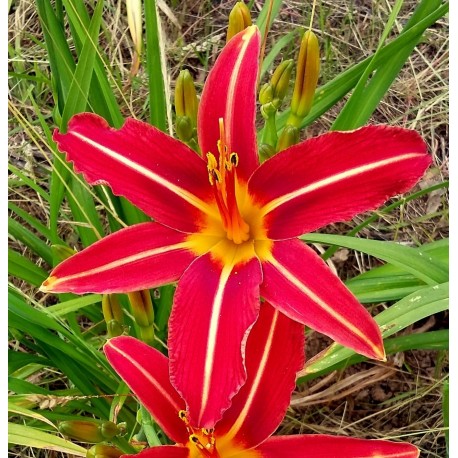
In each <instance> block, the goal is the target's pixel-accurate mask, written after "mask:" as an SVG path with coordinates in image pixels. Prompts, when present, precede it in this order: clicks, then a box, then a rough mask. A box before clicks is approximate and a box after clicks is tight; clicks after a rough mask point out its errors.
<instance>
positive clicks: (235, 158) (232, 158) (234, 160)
mask: <svg viewBox="0 0 458 458" xmlns="http://www.w3.org/2000/svg"><path fill="white" fill-rule="evenodd" d="M229 160H230V161H231V164H232V165H233V166H234V167H237V166H238V165H239V155H238V154H237V153H231V155H230V156H229Z"/></svg>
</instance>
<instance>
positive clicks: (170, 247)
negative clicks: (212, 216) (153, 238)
mask: <svg viewBox="0 0 458 458" xmlns="http://www.w3.org/2000/svg"><path fill="white" fill-rule="evenodd" d="M186 248H189V242H180V243H175V244H174V245H168V246H163V247H159V248H153V249H151V250H147V251H142V252H140V253H137V254H133V255H130V256H126V257H125V258H121V259H117V260H116V261H112V262H109V263H108V264H104V265H103V266H100V267H94V268H93V269H89V270H85V271H83V272H79V273H77V274H73V275H67V276H66V277H57V279H56V280H55V281H54V282H53V286H54V285H58V284H59V283H62V282H67V281H71V280H75V279H77V278H84V277H88V276H89V275H96V274H100V273H102V272H106V271H107V270H111V269H116V268H117V267H121V266H124V265H126V264H129V263H131V262H134V261H141V260H142V259H145V258H149V257H151V256H156V255H158V254H162V253H166V252H167V251H175V250H180V249H186ZM51 276H52V273H51Z"/></svg>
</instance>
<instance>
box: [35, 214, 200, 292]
mask: <svg viewBox="0 0 458 458" xmlns="http://www.w3.org/2000/svg"><path fill="white" fill-rule="evenodd" d="M186 237H187V236H186V234H183V233H181V232H177V231H174V230H172V229H169V228H167V227H165V226H162V225H160V224H158V223H141V224H137V225H135V226H130V227H128V228H126V229H121V230H120V231H118V232H115V233H113V234H111V235H109V236H107V237H105V238H103V239H101V240H99V241H98V242H96V243H94V244H93V245H91V246H89V247H87V248H86V249H84V250H82V251H80V252H79V253H77V254H75V255H73V256H71V257H70V258H68V259H66V260H65V261H63V262H62V263H60V264H59V265H58V266H57V267H56V268H55V269H54V270H53V271H52V272H51V274H50V276H49V278H48V279H47V280H46V281H45V282H44V283H43V285H42V287H41V290H42V291H46V292H56V293H59V292H73V293H77V294H82V293H116V292H120V293H125V292H129V291H138V290H141V289H146V288H153V287H156V286H159V285H163V284H165V283H170V282H172V281H176V280H178V278H179V277H180V276H181V274H182V273H183V272H184V270H185V269H186V267H187V266H188V265H189V264H190V263H191V261H192V260H193V259H194V257H195V256H194V255H193V254H192V252H191V251H189V250H188V244H187V242H186Z"/></svg>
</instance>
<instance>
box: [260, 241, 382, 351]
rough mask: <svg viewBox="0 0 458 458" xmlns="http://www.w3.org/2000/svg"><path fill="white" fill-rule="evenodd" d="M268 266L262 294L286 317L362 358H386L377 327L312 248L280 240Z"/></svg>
mask: <svg viewBox="0 0 458 458" xmlns="http://www.w3.org/2000/svg"><path fill="white" fill-rule="evenodd" d="M262 266H263V273H264V282H263V284H262V285H261V295H262V296H263V297H264V298H265V299H266V300H268V301H269V302H270V303H271V304H272V305H274V306H275V307H277V308H278V309H279V310H281V311H282V312H283V313H285V315H287V316H289V317H290V318H292V319H293V320H296V321H299V322H300V323H303V324H305V325H307V326H310V327H311V328H313V329H315V330H316V331H318V332H322V333H323V334H326V335H328V336H329V337H331V338H332V339H334V340H335V341H336V342H338V343H340V344H342V345H345V346H347V347H350V348H352V349H353V350H355V351H357V352H358V353H361V354H362V355H365V356H368V357H370V358H375V359H384V358H385V352H384V349H383V340H382V336H381V333H380V329H379V327H378V326H377V323H376V322H375V321H374V319H373V318H372V317H371V315H370V314H369V312H368V311H367V310H366V309H365V308H364V307H363V306H362V305H361V304H360V303H359V302H358V301H357V300H356V298H355V297H354V296H353V294H351V292H350V291H349V290H348V289H347V287H346V286H345V285H344V284H343V283H342V282H341V281H340V279H339V278H338V277H337V276H335V275H334V274H333V273H332V272H331V270H329V268H328V266H327V265H326V263H325V262H324V261H323V260H322V259H321V258H320V257H319V256H318V255H317V254H316V253H315V252H314V251H313V250H312V249H311V248H309V247H308V246H307V245H305V244H304V243H302V242H300V241H299V240H296V239H293V240H285V241H283V242H275V245H274V249H273V251H272V256H271V258H270V259H269V260H268V261H265V262H263V264H262Z"/></svg>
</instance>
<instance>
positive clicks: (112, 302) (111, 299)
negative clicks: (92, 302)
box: [102, 294, 124, 323]
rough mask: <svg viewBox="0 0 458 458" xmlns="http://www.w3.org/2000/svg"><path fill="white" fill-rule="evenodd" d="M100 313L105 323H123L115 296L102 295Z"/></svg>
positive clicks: (119, 305)
mask: <svg viewBox="0 0 458 458" xmlns="http://www.w3.org/2000/svg"><path fill="white" fill-rule="evenodd" d="M102 312H103V317H104V318H105V321H106V322H108V321H111V320H116V321H119V322H120V323H124V314H123V312H122V308H121V304H120V303H119V299H118V296H117V295H116V294H104V295H103V296H102Z"/></svg>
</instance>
